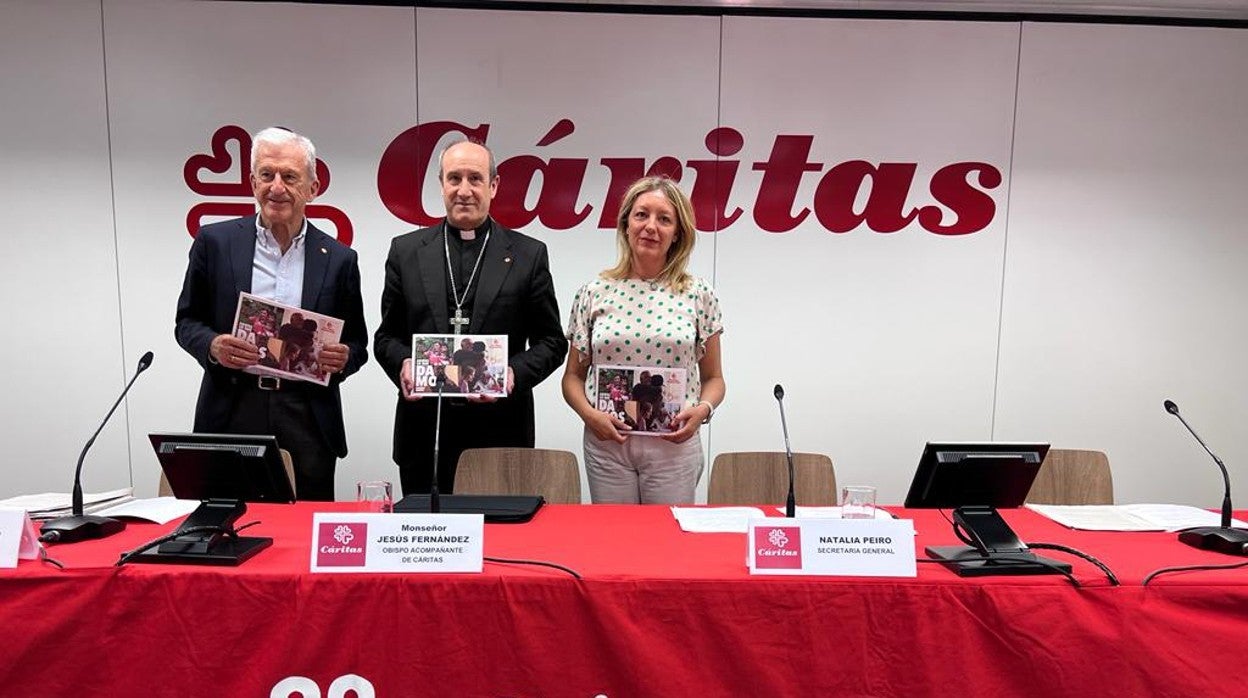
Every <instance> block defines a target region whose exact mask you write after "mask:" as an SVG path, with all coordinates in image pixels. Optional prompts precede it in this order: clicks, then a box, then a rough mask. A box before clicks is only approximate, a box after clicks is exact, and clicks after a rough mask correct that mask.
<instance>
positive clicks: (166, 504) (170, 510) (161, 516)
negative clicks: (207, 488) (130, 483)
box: [96, 497, 199, 524]
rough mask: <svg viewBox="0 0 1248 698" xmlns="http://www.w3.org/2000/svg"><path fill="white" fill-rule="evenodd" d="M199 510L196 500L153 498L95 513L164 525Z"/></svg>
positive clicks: (134, 500)
mask: <svg viewBox="0 0 1248 698" xmlns="http://www.w3.org/2000/svg"><path fill="white" fill-rule="evenodd" d="M198 508H199V500H197V499H177V498H176V497H153V498H151V499H132V500H130V501H128V502H125V503H123V504H118V505H116V506H111V507H108V508H107V509H101V510H100V511H98V512H96V513H97V514H99V515H100V516H111V517H113V518H118V517H122V516H126V517H129V518H132V519H143V520H144V521H151V522H152V523H158V524H166V523H169V522H170V521H173V520H174V519H176V518H179V517H182V516H186V515H187V514H189V513H191V512H192V511H195V510H196V509H198Z"/></svg>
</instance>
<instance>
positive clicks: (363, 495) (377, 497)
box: [355, 480, 394, 514]
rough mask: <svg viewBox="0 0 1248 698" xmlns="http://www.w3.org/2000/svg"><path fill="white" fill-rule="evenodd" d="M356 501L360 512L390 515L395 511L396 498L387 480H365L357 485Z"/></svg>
mask: <svg viewBox="0 0 1248 698" xmlns="http://www.w3.org/2000/svg"><path fill="white" fill-rule="evenodd" d="M355 501H357V502H359V505H360V511H367V512H370V513H374V514H389V513H390V512H392V511H394V498H393V496H392V495H391V489H390V483H389V482H386V481H385V480H363V481H360V482H357V483H356V484H355Z"/></svg>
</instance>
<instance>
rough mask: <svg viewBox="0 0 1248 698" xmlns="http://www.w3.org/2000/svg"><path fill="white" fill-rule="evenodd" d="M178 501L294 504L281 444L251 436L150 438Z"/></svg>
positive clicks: (196, 435)
mask: <svg viewBox="0 0 1248 698" xmlns="http://www.w3.org/2000/svg"><path fill="white" fill-rule="evenodd" d="M148 438H149V439H150V440H151V442H152V448H153V449H155V451H156V457H157V458H158V459H159V460H160V467H161V468H162V469H163V470H164V471H165V477H166V478H168V480H169V487H170V489H172V490H173V494H174V496H175V497H177V498H178V499H201V500H203V499H235V500H239V501H242V502H293V501H295V492H294V490H293V488H292V487H291V485H290V477H289V476H288V475H287V474H286V465H285V464H284V463H283V462H282V454H281V449H279V448H278V445H277V439H276V438H275V437H273V436H268V435H248V434H149V435H148Z"/></svg>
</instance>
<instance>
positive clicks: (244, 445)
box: [125, 434, 295, 565]
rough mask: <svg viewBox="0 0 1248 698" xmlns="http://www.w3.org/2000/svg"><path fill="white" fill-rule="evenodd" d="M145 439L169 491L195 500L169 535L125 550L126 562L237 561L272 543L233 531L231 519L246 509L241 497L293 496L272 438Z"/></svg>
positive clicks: (266, 499)
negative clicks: (197, 503) (195, 502)
mask: <svg viewBox="0 0 1248 698" xmlns="http://www.w3.org/2000/svg"><path fill="white" fill-rule="evenodd" d="M148 438H149V439H150V440H151V442H152V448H153V449H154V450H155V451H156V458H157V459H159V460H160V467H161V468H162V469H163V470H164V471H165V477H166V478H167V479H168V480H169V487H170V489H172V490H173V494H174V495H175V496H177V497H178V498H179V499H199V500H201V502H200V505H199V508H198V509H196V510H195V511H194V512H192V513H191V515H190V516H188V517H187V518H186V520H185V521H183V522H182V524H181V525H180V526H178V528H177V530H176V531H174V532H173V534H171V535H170V536H164V537H161V538H158V539H156V540H155V541H153V542H152V543H149V544H148V546H145V547H143V548H140V549H138V550H135V551H132V552H131V553H127V555H126V558H125V559H126V560H127V561H130V562H153V563H166V564H168V563H176V564H194V565H238V564H242V563H243V562H244V561H245V560H248V559H250V558H251V557H252V556H254V555H255V554H256V553H258V552H260V551H261V550H263V549H265V548H267V547H269V546H270V545H272V544H273V539H272V538H266V537H247V536H240V535H238V531H237V530H236V529H235V527H234V522H235V521H237V520H238V519H239V517H241V516H242V515H243V513H244V512H246V511H247V505H246V504H245V503H244V502H293V501H295V492H294V489H293V488H292V487H291V484H290V476H288V475H287V474H286V464H285V463H284V462H283V461H282V452H281V449H280V448H278V446H277V439H276V438H275V437H273V436H268V435H254V436H253V435H246V434H149V435H148ZM155 546H159V547H155ZM153 547H154V549H151V548H153Z"/></svg>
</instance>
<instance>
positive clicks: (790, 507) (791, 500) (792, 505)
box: [775, 385, 797, 519]
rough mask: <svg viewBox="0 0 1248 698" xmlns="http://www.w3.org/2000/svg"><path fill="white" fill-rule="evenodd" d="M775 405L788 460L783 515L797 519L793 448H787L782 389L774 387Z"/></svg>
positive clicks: (787, 436) (786, 427) (787, 431)
mask: <svg viewBox="0 0 1248 698" xmlns="http://www.w3.org/2000/svg"><path fill="white" fill-rule="evenodd" d="M775 395H776V403H777V404H778V405H780V429H781V431H783V432H784V455H785V456H786V457H787V458H788V460H789V496H788V498H787V499H785V500H784V515H785V516H787V517H788V518H790V519H792V518H796V517H797V496H796V495H795V494H794V492H793V480H794V476H793V448H792V447H791V446H789V425H788V423H787V422H786V421H785V419H784V389H783V388H781V387H780V386H778V385H777V386H776V391H775Z"/></svg>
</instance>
